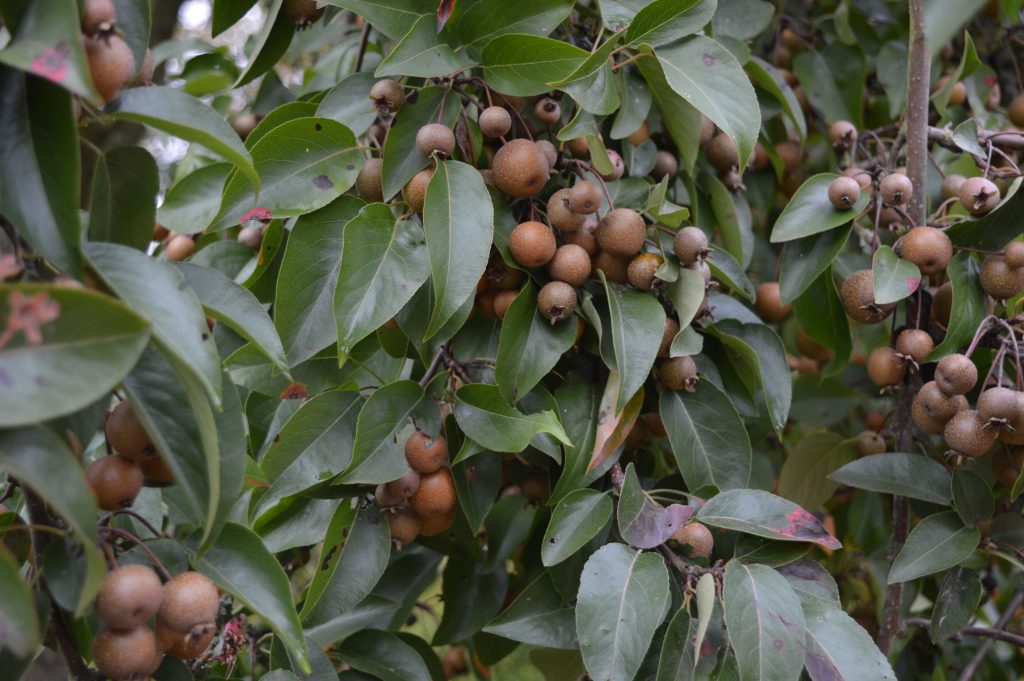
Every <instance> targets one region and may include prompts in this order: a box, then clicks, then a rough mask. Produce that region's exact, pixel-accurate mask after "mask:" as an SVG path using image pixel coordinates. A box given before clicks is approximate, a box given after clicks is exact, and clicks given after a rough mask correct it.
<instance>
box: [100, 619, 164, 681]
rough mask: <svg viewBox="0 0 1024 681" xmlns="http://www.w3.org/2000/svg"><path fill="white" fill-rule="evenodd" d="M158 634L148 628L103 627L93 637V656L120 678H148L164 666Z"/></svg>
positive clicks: (123, 680) (108, 673)
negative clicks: (120, 628) (161, 665)
mask: <svg viewBox="0 0 1024 681" xmlns="http://www.w3.org/2000/svg"><path fill="white" fill-rule="evenodd" d="M160 657H161V656H160V651H159V650H158V649H157V642H156V636H155V635H154V634H153V632H152V631H151V630H150V629H149V628H148V627H135V628H134V629H129V630H127V631H116V630H113V629H103V630H101V631H100V632H99V633H98V634H96V636H94V637H93V640H92V659H93V662H95V663H96V667H97V668H98V669H99V670H100V672H101V673H103V674H105V675H106V676H109V677H110V678H112V679H116V680H117V681H129V679H137V678H145V677H147V676H149V675H150V674H152V673H153V672H154V671H156V668H157V667H159V666H160Z"/></svg>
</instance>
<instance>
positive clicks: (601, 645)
mask: <svg viewBox="0 0 1024 681" xmlns="http://www.w3.org/2000/svg"><path fill="white" fill-rule="evenodd" d="M668 582H669V576H668V569H667V568H666V567H665V563H664V561H663V560H662V558H661V556H660V555H658V554H657V553H644V552H641V551H634V550H633V549H631V548H629V547H627V546H625V545H623V544H616V543H612V544H606V545H605V546H603V547H601V548H600V549H598V550H597V551H596V552H595V553H594V554H593V555H591V556H590V558H589V559H588V560H587V563H586V565H585V566H584V567H583V575H582V576H581V577H580V588H579V594H578V595H577V599H576V634H577V636H578V637H579V641H580V650H581V651H582V653H583V662H584V664H586V666H587V671H588V672H589V673H590V676H591V677H593V678H594V679H595V681H631V679H632V678H633V676H634V675H635V674H636V672H637V670H638V669H639V668H640V664H641V663H642V662H643V659H644V655H645V654H646V653H647V648H648V647H649V646H650V645H651V640H652V639H653V638H654V631H655V629H657V628H658V625H660V624H661V621H662V620H663V619H665V614H666V610H667V608H668V604H669V583H668Z"/></svg>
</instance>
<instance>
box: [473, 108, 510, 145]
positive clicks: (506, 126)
mask: <svg viewBox="0 0 1024 681" xmlns="http://www.w3.org/2000/svg"><path fill="white" fill-rule="evenodd" d="M478 122H479V124H480V132H482V133H483V134H484V135H485V136H487V137H491V138H494V137H504V136H505V135H507V134H508V132H509V130H511V129H512V115H511V114H510V113H509V112H508V110H507V109H506V108H505V107H502V106H489V107H487V108H486V109H484V110H483V111H481V112H480V119H479V120H478Z"/></svg>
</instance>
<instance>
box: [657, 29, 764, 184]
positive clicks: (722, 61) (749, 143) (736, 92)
mask: <svg viewBox="0 0 1024 681" xmlns="http://www.w3.org/2000/svg"><path fill="white" fill-rule="evenodd" d="M655 54H656V56H657V57H658V61H660V62H661V65H662V68H663V69H664V70H665V78H666V79H667V80H668V83H669V85H671V86H672V89H673V90H675V91H676V92H677V93H678V94H679V95H680V96H681V97H683V98H684V99H686V100H687V101H688V102H689V103H690V104H692V105H693V106H694V107H696V108H697V110H699V111H700V112H701V113H703V114H704V115H705V116H707V117H708V118H710V119H711V120H712V121H714V122H715V124H716V125H717V126H718V127H719V128H721V130H722V132H724V133H725V134H727V135H728V136H729V137H731V138H732V139H733V141H734V142H735V143H736V148H737V150H739V155H740V163H739V167H740V168H744V167H746V165H747V161H748V160H749V159H750V155H751V154H752V153H753V151H754V144H756V143H757V135H758V133H759V131H760V129H761V108H760V107H759V106H758V103H757V95H756V93H755V92H754V87H753V86H752V85H751V84H750V80H749V79H748V78H747V74H745V73H744V72H743V68H742V67H741V66H740V64H739V62H738V61H736V57H734V56H732V53H731V52H729V51H728V50H727V49H725V48H724V47H722V45H720V44H719V43H717V42H715V41H714V40H712V39H711V38H708V37H705V36H702V35H695V36H691V37H689V38H686V39H685V40H683V41H681V42H678V43H674V44H672V45H671V46H667V47H663V48H661V49H659V50H657V51H656V52H655Z"/></svg>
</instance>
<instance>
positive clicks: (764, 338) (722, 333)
mask: <svg viewBox="0 0 1024 681" xmlns="http://www.w3.org/2000/svg"><path fill="white" fill-rule="evenodd" d="M710 331H711V332H712V333H714V335H716V336H717V337H718V339H719V340H721V341H722V343H723V344H724V345H726V346H727V347H728V348H730V349H731V350H733V351H734V352H736V353H738V354H739V355H740V356H741V357H742V358H743V359H744V361H746V363H747V364H749V365H750V366H751V367H752V368H753V369H754V371H756V372H757V375H758V379H759V381H760V384H761V389H762V390H763V391H764V397H765V402H767V404H768V414H769V416H770V417H771V423H772V426H773V427H774V428H775V430H776V431H779V432H781V431H782V429H783V427H785V425H786V419H787V418H788V416H789V407H790V404H791V403H792V401H793V378H792V376H791V374H790V373H789V364H788V363H787V362H786V350H785V348H784V347H783V346H782V341H781V340H780V339H779V337H778V335H777V334H776V333H775V332H774V331H773V330H772V329H771V328H769V327H767V326H765V325H764V324H753V323H749V324H744V323H742V322H738V321H736V320H733V319H723V320H722V321H720V322H718V323H717V324H715V325H714V326H712V327H710Z"/></svg>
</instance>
